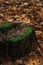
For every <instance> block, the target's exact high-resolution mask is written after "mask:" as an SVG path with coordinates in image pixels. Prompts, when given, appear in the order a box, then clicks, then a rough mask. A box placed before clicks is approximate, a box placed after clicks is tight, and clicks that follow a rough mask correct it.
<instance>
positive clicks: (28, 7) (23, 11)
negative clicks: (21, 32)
mask: <svg viewBox="0 0 43 65" xmlns="http://www.w3.org/2000/svg"><path fill="white" fill-rule="evenodd" d="M3 21H9V22H22V23H26V24H27V25H28V26H30V27H33V28H34V29H35V33H36V36H37V38H38V42H39V43H40V45H41V52H42V53H41V54H42V56H43V4H42V2H39V3H36V2H31V1H30V2H28V1H26V2H25V1H24V2H18V1H17V2H10V1H2V2H1V1H0V23H2V22H3ZM19 63H20V64H21V65H43V57H39V56H37V55H35V56H34V55H30V56H28V55H27V56H26V57H25V58H24V59H17V60H16V61H15V62H11V60H10V59H9V60H7V61H3V64H2V65H19Z"/></svg>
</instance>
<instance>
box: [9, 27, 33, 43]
mask: <svg viewBox="0 0 43 65" xmlns="http://www.w3.org/2000/svg"><path fill="white" fill-rule="evenodd" d="M32 31H33V29H32V28H30V27H26V32H24V35H21V36H20V35H19V36H16V37H12V38H10V39H9V41H10V42H18V41H20V40H22V39H24V38H25V37H27V36H30V35H31V33H32Z"/></svg>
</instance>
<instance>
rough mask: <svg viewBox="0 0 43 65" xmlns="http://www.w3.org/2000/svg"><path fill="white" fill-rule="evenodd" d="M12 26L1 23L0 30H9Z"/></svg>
mask: <svg viewBox="0 0 43 65" xmlns="http://www.w3.org/2000/svg"><path fill="white" fill-rule="evenodd" d="M11 26H12V23H9V22H6V23H2V24H0V29H1V30H2V29H9V28H10V27H11Z"/></svg>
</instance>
